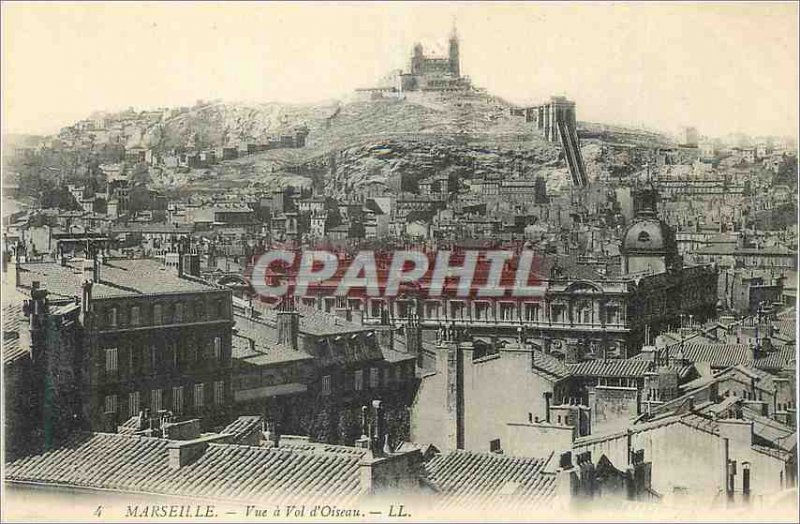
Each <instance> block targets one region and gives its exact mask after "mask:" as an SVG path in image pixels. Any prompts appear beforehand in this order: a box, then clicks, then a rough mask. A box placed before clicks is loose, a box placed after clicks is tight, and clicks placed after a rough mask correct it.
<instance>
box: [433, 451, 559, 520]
mask: <svg viewBox="0 0 800 524" xmlns="http://www.w3.org/2000/svg"><path fill="white" fill-rule="evenodd" d="M551 458H552V454H551V455H550V456H549V457H545V458H520V457H510V456H506V455H499V454H496V453H477V452H472V451H452V452H449V453H445V454H442V455H437V456H436V457H434V458H433V459H432V460H430V461H429V462H428V463H427V464H426V465H425V468H426V470H427V472H428V478H429V479H430V480H431V481H432V482H433V483H434V484H435V485H436V486H437V487H438V488H439V490H440V493H439V494H438V497H437V498H440V500H441V507H442V508H443V509H447V508H457V509H458V510H462V509H468V508H480V509H490V508H491V507H498V508H503V509H509V507H512V506H517V507H519V506H525V507H546V506H547V505H548V504H549V503H550V502H551V501H552V500H553V499H554V498H555V496H556V493H555V492H556V477H555V475H553V474H552V473H547V472H545V468H546V466H547V465H548V463H549V462H550V460H551Z"/></svg>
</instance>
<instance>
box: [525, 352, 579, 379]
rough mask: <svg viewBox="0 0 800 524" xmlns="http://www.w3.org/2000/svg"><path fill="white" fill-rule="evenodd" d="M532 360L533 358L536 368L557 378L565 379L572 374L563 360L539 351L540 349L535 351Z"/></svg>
mask: <svg viewBox="0 0 800 524" xmlns="http://www.w3.org/2000/svg"><path fill="white" fill-rule="evenodd" d="M531 358H533V367H534V368H536V369H539V370H541V371H544V372H546V373H549V374H551V375H553V376H555V377H557V378H564V377H566V376H568V375H569V373H570V371H569V368H567V366H566V364H564V363H563V362H562V361H561V360H559V359H558V358H556V357H554V356H553V355H550V354H548V353H545V352H543V351H539V350H538V349H534V350H533V355H532V357H531Z"/></svg>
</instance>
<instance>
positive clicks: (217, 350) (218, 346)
mask: <svg viewBox="0 0 800 524" xmlns="http://www.w3.org/2000/svg"><path fill="white" fill-rule="evenodd" d="M214 359H215V360H217V361H219V360H222V337H214Z"/></svg>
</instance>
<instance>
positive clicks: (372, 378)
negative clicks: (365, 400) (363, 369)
mask: <svg viewBox="0 0 800 524" xmlns="http://www.w3.org/2000/svg"><path fill="white" fill-rule="evenodd" d="M379 378H380V377H378V368H369V387H371V388H373V389H374V388H377V387H378V380H379Z"/></svg>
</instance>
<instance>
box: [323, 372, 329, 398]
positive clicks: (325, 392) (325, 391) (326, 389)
mask: <svg viewBox="0 0 800 524" xmlns="http://www.w3.org/2000/svg"><path fill="white" fill-rule="evenodd" d="M322 394H323V395H330V394H331V376H330V375H325V376H324V377H322Z"/></svg>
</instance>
